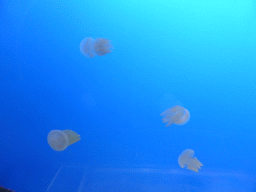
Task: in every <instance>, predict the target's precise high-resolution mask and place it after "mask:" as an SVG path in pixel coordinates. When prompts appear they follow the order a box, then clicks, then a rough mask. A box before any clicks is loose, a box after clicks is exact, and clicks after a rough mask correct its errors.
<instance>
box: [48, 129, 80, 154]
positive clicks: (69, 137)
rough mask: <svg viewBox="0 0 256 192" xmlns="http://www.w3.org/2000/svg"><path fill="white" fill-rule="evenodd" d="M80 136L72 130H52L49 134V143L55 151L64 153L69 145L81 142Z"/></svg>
mask: <svg viewBox="0 0 256 192" xmlns="http://www.w3.org/2000/svg"><path fill="white" fill-rule="evenodd" d="M80 139H81V138H80V135H78V134H77V133H76V132H75V131H72V130H63V131H61V130H52V131H50V132H49V133H48V136H47V142H48V144H49V145H50V147H51V148H52V149H53V150H55V151H63V150H65V149H66V148H67V147H68V146H69V145H71V144H73V143H75V142H77V141H79V140H80Z"/></svg>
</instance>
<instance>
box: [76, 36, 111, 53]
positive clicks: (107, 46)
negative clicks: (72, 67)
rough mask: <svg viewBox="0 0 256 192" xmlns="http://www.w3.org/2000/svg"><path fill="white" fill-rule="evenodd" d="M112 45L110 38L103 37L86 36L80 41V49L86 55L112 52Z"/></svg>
mask: <svg viewBox="0 0 256 192" xmlns="http://www.w3.org/2000/svg"><path fill="white" fill-rule="evenodd" d="M112 49H113V46H112V44H111V43H110V40H108V39H105V38H96V39H93V38H91V37H86V38H85V39H83V40H82V41H81V43H80V51H81V53H82V54H83V55H84V56H86V57H91V58H92V57H95V55H98V56H103V55H106V54H108V53H110V52H112Z"/></svg>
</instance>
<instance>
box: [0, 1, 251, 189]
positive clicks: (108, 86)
mask: <svg viewBox="0 0 256 192" xmlns="http://www.w3.org/2000/svg"><path fill="white" fill-rule="evenodd" d="M85 37H93V38H97V37H103V38H107V39H110V40H111V42H112V44H113V46H114V50H113V52H112V53H110V54H107V55H106V56H102V57H98V56H96V57H94V58H86V57H84V56H83V55H82V54H81V53H80V50H79V44H80V42H81V40H82V39H84V38H85ZM0 40H1V41H0V66H1V67H0V106H1V110H0V127H1V132H0V136H1V137H0V144H1V147H0V154H1V155H0V173H1V174H0V185H1V186H4V187H6V188H11V189H13V190H15V191H17V192H22V191H23V192H25V191H26V192H28V191H31V192H32V191H45V190H46V189H47V187H48V186H49V184H50V182H51V181H52V179H53V177H54V176H55V174H56V172H57V171H58V170H59V168H60V167H61V166H63V165H72V166H76V165H83V166H88V167H91V168H111V167H116V168H136V167H157V168H165V169H175V170H178V171H181V172H182V173H184V172H185V173H191V171H190V170H184V169H181V168H180V167H179V165H178V162H177V160H178V156H179V155H180V153H181V152H182V151H183V150H185V149H193V150H194V151H195V156H196V157H197V158H198V159H199V160H200V161H201V162H202V163H203V164H204V166H203V167H202V169H201V170H200V171H199V173H202V174H203V173H204V172H206V171H207V174H209V173H211V172H212V171H218V172H219V173H221V172H237V173H239V174H245V175H250V176H254V175H255V171H256V164H255V159H256V150H255V149H256V143H255V136H256V129H255V126H256V124H255V114H256V101H255V95H256V65H255V63H256V54H255V51H256V4H255V2H254V1H253V0H243V1H242V0H214V1H213V0H211V1H202V0H195V1H190V0H141V1H135V0H128V1H122V0H121V1H116V0H108V1H106V0H94V1H84V0H73V1H63V0H53V1H51V0H48V1H45V0H36V1H32V0H30V1H14V0H9V1H7V0H1V1H0ZM176 104H180V105H182V106H184V107H185V108H186V109H188V110H189V111H190V115H191V117H190V121H189V122H188V123H187V124H185V125H182V126H177V125H172V126H170V127H168V128H166V127H165V125H164V124H163V123H162V121H161V117H160V113H162V112H163V111H164V110H166V109H168V108H170V107H172V106H174V105H176ZM53 129H60V130H63V129H72V130H74V131H76V132H77V133H79V134H80V135H81V140H80V141H79V142H77V143H75V144H73V145H72V146H69V147H68V148H67V149H66V150H65V151H62V152H56V151H54V150H52V149H51V148H50V147H49V145H48V143H47V134H48V133H49V131H51V130H53ZM195 176H196V173H194V175H193V177H195ZM186 177H188V176H186ZM186 177H185V178H186ZM185 180H186V179H184V181H185ZM207 182H208V181H207ZM250 182H251V181H250ZM253 183H254V187H250V190H249V191H254V190H256V187H255V186H256V180H255V181H254V180H253ZM63 184H64V183H63ZM186 185H187V184H186ZM195 185H198V186H200V185H201V183H196V184H195ZM220 188H221V187H220ZM180 191H182V190H180ZM195 191H196V190H195ZM220 191H228V190H227V189H225V188H223V189H220Z"/></svg>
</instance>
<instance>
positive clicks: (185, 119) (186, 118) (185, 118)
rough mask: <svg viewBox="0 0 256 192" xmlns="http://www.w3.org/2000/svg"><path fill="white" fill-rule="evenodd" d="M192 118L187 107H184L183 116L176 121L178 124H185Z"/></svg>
mask: <svg viewBox="0 0 256 192" xmlns="http://www.w3.org/2000/svg"><path fill="white" fill-rule="evenodd" d="M189 119H190V113H189V111H188V110H187V109H184V111H183V115H182V117H180V119H179V120H178V121H176V122H175V124H176V125H184V124H186V123H187V122H188V121H189Z"/></svg>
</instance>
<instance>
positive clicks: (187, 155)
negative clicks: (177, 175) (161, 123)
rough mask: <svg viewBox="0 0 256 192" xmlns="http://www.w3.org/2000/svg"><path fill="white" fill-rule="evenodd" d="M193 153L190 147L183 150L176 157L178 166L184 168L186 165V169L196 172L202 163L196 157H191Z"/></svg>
mask: <svg viewBox="0 0 256 192" xmlns="http://www.w3.org/2000/svg"><path fill="white" fill-rule="evenodd" d="M194 154H195V152H194V151H193V150H192V149H186V150H184V151H183V152H182V153H181V154H180V156H179V158H178V163H179V165H180V167H181V168H184V167H185V166H186V167H187V169H189V170H191V171H195V172H198V169H201V166H203V164H202V163H201V162H200V161H199V160H198V159H197V158H196V157H193V156H194Z"/></svg>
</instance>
